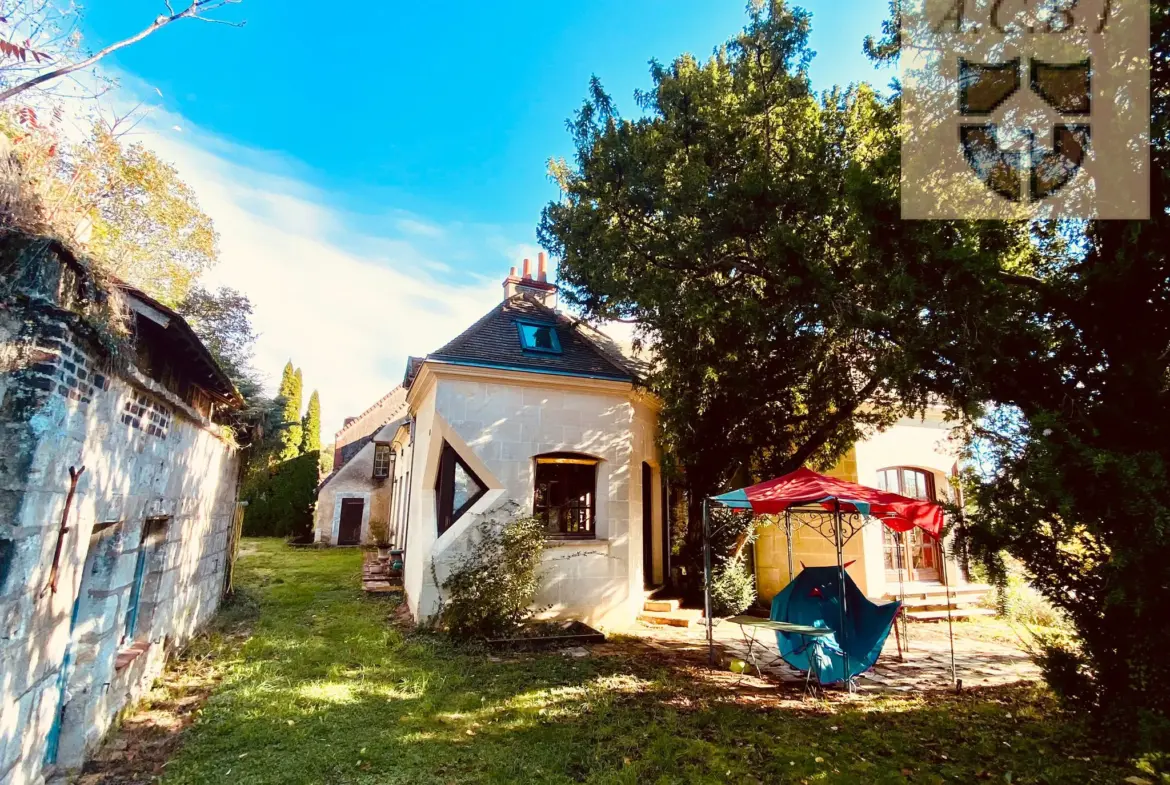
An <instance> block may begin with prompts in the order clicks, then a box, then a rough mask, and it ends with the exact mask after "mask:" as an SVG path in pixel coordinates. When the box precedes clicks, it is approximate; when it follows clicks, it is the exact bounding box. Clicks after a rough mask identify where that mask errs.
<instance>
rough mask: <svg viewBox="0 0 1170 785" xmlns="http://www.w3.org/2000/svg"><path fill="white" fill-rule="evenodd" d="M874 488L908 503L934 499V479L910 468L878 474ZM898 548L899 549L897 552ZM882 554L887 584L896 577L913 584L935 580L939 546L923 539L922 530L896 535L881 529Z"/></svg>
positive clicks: (890, 469)
mask: <svg viewBox="0 0 1170 785" xmlns="http://www.w3.org/2000/svg"><path fill="white" fill-rule="evenodd" d="M877 487H878V489H880V490H883V491H890V492H892V493H897V494H899V495H901V496H908V497H910V498H911V499H929V500H930V501H935V499H936V489H935V482H934V475H933V474H931V473H930V472H928V471H923V470H922V469H915V468H912V467H909V466H893V467H890V468H888V469H881V470H879V471H878V476H877ZM899 545H901V546H902V547H901V548H899V547H898V546H899ZM882 550H883V551H884V554H883V555H884V561H885V567H886V579H887V580H898V578H899V577H903V578H906V579H908V580H912V581H936V580H938V578H939V572H938V568H939V563H940V554H939V549H938V543H937V542H935V540H934V539H933V538H931V537H928V536H925V535H923V533H922V530H921V529H912V530H910V531H908V532H906V533H905V534H899V533H898V532H895V531H893V530H892V529H890V528H889V527H888V526H883V527H882ZM899 573H901V576H899Z"/></svg>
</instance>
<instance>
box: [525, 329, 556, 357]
mask: <svg viewBox="0 0 1170 785" xmlns="http://www.w3.org/2000/svg"><path fill="white" fill-rule="evenodd" d="M516 327H517V329H519V331H520V345H521V346H523V347H524V350H525V351H528V352H544V353H545V354H560V353H561V341H560V339H559V338H557V328H556V327H555V326H554V325H551V324H536V323H530V322H516Z"/></svg>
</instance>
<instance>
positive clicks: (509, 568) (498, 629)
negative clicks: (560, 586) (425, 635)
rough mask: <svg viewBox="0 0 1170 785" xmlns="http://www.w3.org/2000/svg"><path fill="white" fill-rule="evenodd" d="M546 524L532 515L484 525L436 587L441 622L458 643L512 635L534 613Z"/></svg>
mask: <svg viewBox="0 0 1170 785" xmlns="http://www.w3.org/2000/svg"><path fill="white" fill-rule="evenodd" d="M544 538H545V529H544V523H543V522H542V521H541V520H540V519H538V518H534V517H532V516H527V517H521V518H513V519H511V520H508V521H506V522H503V523H501V522H500V521H498V520H496V519H494V518H493V519H488V520H485V521H484V522H482V523H481V524H480V525H479V527H478V528H477V529H476V531H475V533H474V534H472V536H471V540H472V545H471V546H470V547H469V548H468V550H467V551H465V552H464V553H463V554H462V555H460V556H459V557H457V559H456V562H455V564H454V565H453V568H452V570H451V573H450V574H449V575H448V576H447V578H446V580H444V581H443V582H442V583H441V584H440V588H441V589H442V593H443V606H442V609H441V610H440V613H439V621H440V623H441V624H442V626H443V627H444V628H446V630H447V632H448V634H450V635H451V636H452V637H454V638H457V639H460V640H470V639H477V638H502V637H507V636H509V635H512V634H514V633H515V632H516V631H517V630H518V629H519V628H520V627H521V625H523V624H524V623H525V622H527V621H529V620H530V619H531V618H532V616H533V615H534V614H535V613H536V610H535V609H534V608H533V607H532V601H533V599H535V597H536V591H537V589H538V588H539V586H540V574H539V572H538V568H539V567H540V559H541V554H542V553H543V552H544Z"/></svg>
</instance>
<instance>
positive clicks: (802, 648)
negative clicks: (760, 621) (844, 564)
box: [770, 567, 901, 684]
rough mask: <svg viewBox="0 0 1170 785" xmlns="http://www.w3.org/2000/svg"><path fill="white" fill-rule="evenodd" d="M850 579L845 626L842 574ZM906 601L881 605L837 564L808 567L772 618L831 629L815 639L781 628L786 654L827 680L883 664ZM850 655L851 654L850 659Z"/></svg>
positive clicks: (787, 589) (784, 594)
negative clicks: (879, 661)
mask: <svg viewBox="0 0 1170 785" xmlns="http://www.w3.org/2000/svg"><path fill="white" fill-rule="evenodd" d="M842 576H844V579H845V610H846V613H845V626H844V629H842V628H841V612H840V597H841V591H840V589H841V577H842ZM900 607H901V603H900V602H897V601H895V602H889V603H884V604H881V605H879V604H877V603H875V602H873V601H872V600H870V599H869V598H868V597H866V596H865V595H864V594H862V593H861V589H859V588H857V584H856V583H854V582H853V578H852V577H850V575H849V573H847V572H843V571H841V570H839V569H838V568H837V567H805V568H804V569H803V570H801V571H800V572H799V573H798V574H797V576H796V578H795V579H794V580H793V581H792V582H791V583H789V584H788V585H787V586H785V587H784V590H783V591H781V592H780V593H779V594H777V595H776V597H775V598H774V599H773V600H772V614H771V617H770V618H771V619H772V621H783V622H789V623H791V624H805V625H808V626H811V627H827V628H828V629H831V630H832V631H833V634H832V635H826V636H824V637H820V638H818V637H812V636H808V635H801V634H799V633H788V632H777V633H776V643H777V645H778V646H779V647H780V656H781V657H783V658H784V661H785V662H787V663H788V664H789V665H791V666H792V667H794V668H797V669H799V670H802V671H809V670H810V669H811V670H812V672H813V673H814V674H815V675H816V677H817V679H818V681H820V683H821V684H835V683H837V682H839V681H844V679H845V667H846V666H845V662H846V659H848V662H849V674H848V675H849V677H850V678H852V677H854V676H856V675H858V674H859V673H864V672H865V671H867V670H869V669H870V668H872V667H873V665H874V663H875V662H877V658H878V655H880V654H881V652H882V646H883V645H884V644H885V642H886V637H887V636H888V635H889V634H890V629H891V628H892V627H893V624H894V618H895V617H896V616H897V615H898V609H899V608H900ZM846 655H848V658H846Z"/></svg>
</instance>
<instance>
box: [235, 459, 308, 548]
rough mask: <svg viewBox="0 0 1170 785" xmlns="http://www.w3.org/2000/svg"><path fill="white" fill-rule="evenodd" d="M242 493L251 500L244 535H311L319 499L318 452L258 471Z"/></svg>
mask: <svg viewBox="0 0 1170 785" xmlns="http://www.w3.org/2000/svg"><path fill="white" fill-rule="evenodd" d="M241 496H243V497H244V499H245V500H246V501H247V502H248V508H247V510H246V511H245V512H244V536H246V537H288V538H289V539H292V540H296V541H305V540H307V539H311V537H312V532H313V510H314V507H315V505H316V503H317V453H315V452H311V453H305V454H304V455H301V456H298V457H296V458H292V459H291V460H287V461H284V462H282V463H279V464H276V465H275V466H273V467H271V468H270V469H268V470H267V471H263V470H262V471H258V472H256V473H255V476H254V477H252V478H250V480H249V481H248V483H247V487H246V488H245V490H244V492H243V493H241Z"/></svg>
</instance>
